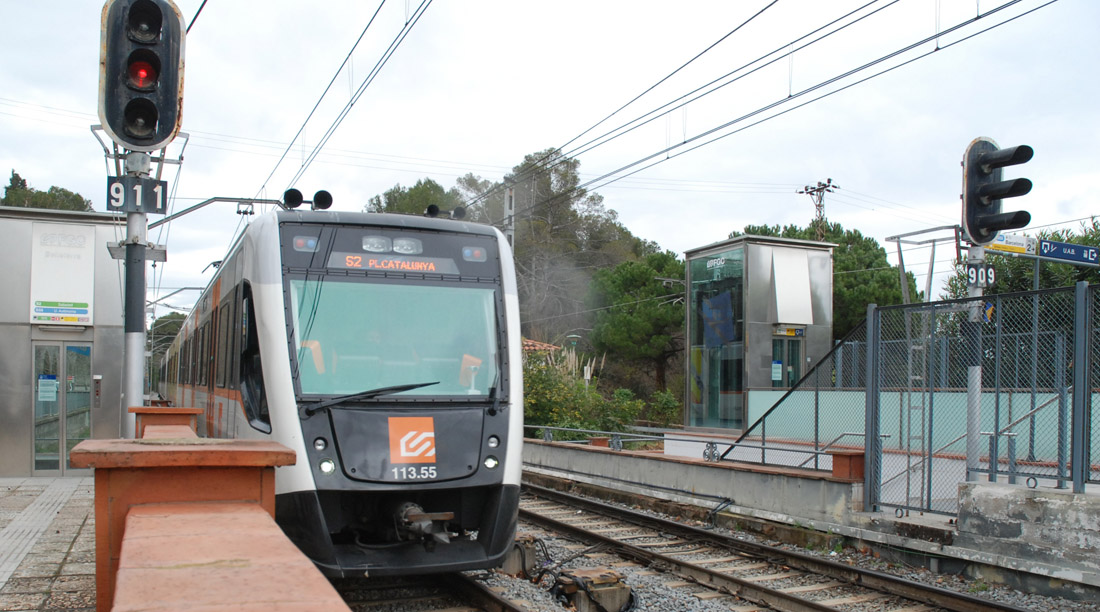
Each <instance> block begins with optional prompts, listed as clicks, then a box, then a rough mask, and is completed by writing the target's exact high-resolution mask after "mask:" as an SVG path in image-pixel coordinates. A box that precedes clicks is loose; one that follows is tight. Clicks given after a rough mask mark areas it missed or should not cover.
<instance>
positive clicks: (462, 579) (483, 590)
mask: <svg viewBox="0 0 1100 612" xmlns="http://www.w3.org/2000/svg"><path fill="white" fill-rule="evenodd" d="M439 578H440V581H441V582H443V583H444V584H445V585H446V586H447V587H448V588H450V589H452V590H454V591H457V592H459V593H461V594H462V595H463V596H464V597H466V598H467V599H468V600H469V601H470V602H471V603H473V604H474V605H476V606H478V607H479V608H481V609H483V610H485V612H528V611H527V608H524V607H522V606H520V605H518V604H516V603H513V602H512V601H511V600H509V599H506V598H504V597H502V596H501V595H500V594H498V593H496V592H495V591H493V590H492V589H490V588H488V587H486V586H485V585H484V584H482V583H480V582H478V581H477V580H474V579H473V578H471V577H469V576H467V575H465V574H442V575H440V576H439Z"/></svg>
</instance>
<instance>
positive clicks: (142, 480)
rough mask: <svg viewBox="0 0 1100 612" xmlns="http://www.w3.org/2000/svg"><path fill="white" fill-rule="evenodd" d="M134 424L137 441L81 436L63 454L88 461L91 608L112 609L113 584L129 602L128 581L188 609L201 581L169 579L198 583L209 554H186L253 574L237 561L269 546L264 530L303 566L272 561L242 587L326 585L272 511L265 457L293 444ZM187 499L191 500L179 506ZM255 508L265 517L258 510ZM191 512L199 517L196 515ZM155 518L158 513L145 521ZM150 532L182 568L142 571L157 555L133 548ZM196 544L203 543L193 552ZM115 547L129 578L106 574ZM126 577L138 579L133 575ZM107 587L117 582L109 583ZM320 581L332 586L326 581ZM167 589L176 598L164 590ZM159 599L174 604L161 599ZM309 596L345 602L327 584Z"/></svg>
mask: <svg viewBox="0 0 1100 612" xmlns="http://www.w3.org/2000/svg"><path fill="white" fill-rule="evenodd" d="M142 431H143V433H144V435H145V438H143V439H138V440H85V441H83V442H81V443H80V444H78V445H77V446H76V447H75V448H74V449H73V450H72V453H71V460H72V464H73V466H74V467H82V468H84V467H92V468H95V516H96V523H95V528H96V534H95V538H96V610H97V611H98V612H108V611H109V610H111V609H112V606H113V605H114V602H115V598H116V593H118V600H119V603H120V604H122V603H125V605H127V606H129V605H132V603H133V602H135V601H138V600H136V599H134V596H133V595H132V594H131V593H130V592H129V591H130V590H131V589H138V590H139V593H145V592H146V591H144V590H143V589H146V588H149V589H153V590H154V591H156V592H157V593H162V595H160V596H163V597H165V602H166V603H165V606H166V607H165V608H163V609H171V608H172V607H173V606H175V607H176V608H177V609H191V608H194V607H195V604H194V603H193V602H194V601H195V598H196V597H204V596H205V595H204V594H203V590H204V589H206V588H211V587H208V586H204V587H203V588H199V589H195V590H193V591H190V592H188V591H187V590H186V589H182V590H181V589H178V588H176V587H173V586H172V584H173V583H177V582H178V583H180V584H191V583H190V582H188V581H189V580H191V577H190V576H192V573H193V576H194V577H195V579H196V580H200V578H199V577H202V578H201V580H200V583H201V581H202V580H207V581H208V580H211V579H212V578H211V577H210V575H209V574H207V571H208V570H209V569H210V568H209V567H207V566H206V565H205V564H206V563H207V562H209V561H210V559H209V557H201V556H200V557H197V558H196V557H195V555H196V554H199V553H203V554H213V555H214V556H216V557H217V558H218V559H221V561H218V562H217V563H216V565H218V566H219V567H218V568H216V571H215V573H219V572H220V573H221V574H224V575H226V576H228V575H229V574H231V573H233V572H236V571H238V570H239V572H240V575H241V576H245V577H247V578H248V580H250V581H258V580H259V579H258V576H259V575H260V574H262V573H263V572H250V571H245V570H247V569H248V568H249V567H257V566H260V565H263V564H265V563H266V561H264V555H266V554H267V550H268V549H267V548H266V547H267V546H269V545H272V546H274V545H273V544H270V543H269V542H266V541H267V540H272V539H274V540H276V541H277V545H278V546H282V547H284V548H285V546H288V547H290V549H293V551H294V552H296V553H297V554H298V555H299V557H300V558H299V559H298V560H297V561H296V563H298V565H297V566H294V567H299V566H301V563H303V562H304V563H305V564H307V565H308V566H309V567H310V568H312V571H302V570H301V569H300V567H299V569H293V570H291V569H288V570H286V571H282V570H274V569H273V566H270V565H265V566H264V567H266V569H265V570H264V572H266V574H267V577H266V582H265V583H260V582H254V583H253V586H252V587H250V588H254V589H256V590H259V591H265V590H270V591H271V592H273V593H277V592H282V591H281V590H280V589H292V590H293V589H299V588H301V589H302V592H303V593H309V594H311V595H310V596H311V597H315V596H316V593H317V591H316V589H317V588H319V587H318V585H319V584H320V583H324V584H325V585H327V584H328V581H327V580H325V578H324V577H323V576H322V575H321V573H320V572H319V571H317V570H316V569H315V568H313V566H312V563H310V562H309V561H308V559H306V558H305V556H304V555H302V554H301V553H300V552H298V550H297V548H295V547H294V545H293V544H292V543H291V542H290V541H289V540H287V539H286V536H284V535H283V534H282V531H280V530H279V528H278V527H277V526H276V525H275V522H274V520H273V517H274V515H275V466H280V465H291V464H293V463H294V451H292V450H290V449H288V448H286V447H285V446H283V445H281V444H276V443H273V442H263V441H256V440H213V439H208V438H198V437H197V436H195V433H194V431H193V430H192V429H191V428H190V427H189V426H184V425H149V424H147V425H146V426H145V427H144V428H143V430H142ZM188 507H191V509H190V510H187V508H188ZM243 507H247V508H248V509H247V510H244V509H242V508H243ZM166 509H170V510H171V511H172V512H173V513H176V514H179V515H180V518H179V522H176V519H175V518H165V515H166V513H167V510H166ZM204 513H205V514H204ZM258 513H262V514H263V515H264V516H265V517H266V519H264V520H260V519H258V518H257V516H258ZM130 515H133V516H134V520H135V522H133V523H131V522H130V521H129V519H128V516H130ZM200 516H204V517H206V518H205V519H203V520H198V519H196V517H200ZM156 517H161V519H160V520H154V519H156ZM188 517H189V518H188ZM200 524H202V525H204V526H200ZM131 525H134V526H137V525H141V528H139V529H138V530H137V531H136V532H133V533H131V532H130V531H128V529H127V527H128V526H131ZM173 525H175V527H173ZM238 527H240V528H241V529H250V530H253V531H256V532H263V533H264V534H265V535H264V536H263V540H265V542H253V548H251V549H249V548H246V547H244V546H243V543H242V542H238V541H236V538H235V534H236V533H237V529H238ZM257 530H258V531H257ZM154 541H158V542H159V544H156V545H154V547H157V548H159V549H160V553H161V554H162V555H166V556H167V558H170V559H175V560H176V565H177V566H178V567H176V569H178V570H186V571H176V572H171V573H167V572H163V571H161V572H160V573H159V574H158V573H156V572H152V573H150V571H146V570H150V569H151V567H152V566H150V564H156V563H159V562H160V560H162V559H163V557H149V556H148V555H147V554H146V553H143V552H141V551H142V550H145V549H146V548H147V547H146V546H145V545H146V544H148V543H150V542H154ZM221 541H225V542H227V543H229V542H233V543H232V544H231V545H230V544H227V548H226V550H218V549H217V546H219V542H221ZM124 542H125V543H126V545H125V546H124ZM196 542H202V543H203V544H202V546H199V547H198V548H196V547H194V546H191V545H190V544H194V543H196ZM188 543H190V544H188ZM284 545H285V546H284ZM203 547H206V548H207V549H208V550H206V551H203ZM130 549H133V552H130ZM123 550H126V551H127V553H126V555H127V559H128V561H127V564H128V565H127V567H128V568H129V569H128V570H127V572H128V573H129V575H130V576H131V577H130V578H127V579H126V580H125V581H122V582H119V581H118V580H116V577H117V576H118V574H119V568H120V563H121V558H122V551H123ZM249 551H251V552H249ZM287 554H289V553H286V554H284V553H280V558H282V559H284V560H285V559H286V558H287ZM291 556H292V555H291ZM157 567H161V566H157ZM161 569H164V567H161ZM131 570H132V571H131ZM154 575H156V576H160V577H161V578H162V579H161V580H160V581H159V582H158V583H157V584H155V585H154V584H152V583H150V584H148V585H145V584H143V581H146V582H147V581H149V580H150V579H151V578H150V576H154ZM133 576H141V577H142V578H141V579H140V580H137V581H135V580H134V579H133V578H132V577H133ZM234 580H235V579H234ZM318 580H319V581H320V583H319V582H317V581H318ZM227 584H232V582H228V583H227ZM116 586H118V587H119V588H120V589H125V591H122V590H118V591H116ZM188 588H190V587H188ZM329 589H330V590H331V589H332V587H331V586H329ZM322 590H323V589H322ZM170 593H171V594H172V595H169V594H170ZM241 593H243V591H241ZM140 596H147V595H140ZM217 596H218V597H222V600H221V604H222V605H224V607H227V608H228V607H233V608H236V609H242V608H249V607H253V608H255V607H256V606H254V605H252V601H250V600H249V599H247V597H250V596H249V595H244V594H241V595H239V596H238V597H236V598H234V596H233V590H232V589H223V590H221V591H219V592H218V595H217ZM176 597H178V598H179V599H172V598H176ZM333 597H334V598H335V599H333ZM227 598H228V599H227ZM169 600H171V601H173V602H175V603H173V604H172V605H168V603H167V602H169ZM265 601H266V600H265ZM318 601H319V602H320V603H321V604H322V605H321V608H328V609H340V610H347V606H345V605H344V604H343V602H341V601H340V600H339V597H338V596H337V595H336V592H335V591H334V590H331V592H330V593H328V594H327V595H325V597H324V598H322V599H321V600H316V599H314V603H315V604H316V603H318ZM336 603H339V606H337V605H336ZM263 607H265V606H261V608H263ZM321 608H318V609H321ZM127 609H130V608H127ZM293 609H297V608H293Z"/></svg>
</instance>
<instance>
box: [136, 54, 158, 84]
mask: <svg viewBox="0 0 1100 612" xmlns="http://www.w3.org/2000/svg"><path fill="white" fill-rule="evenodd" d="M129 76H130V84H131V85H133V86H134V87H137V88H139V89H145V88H146V87H151V86H153V84H154V83H156V82H157V70H156V68H153V65H152V64H150V63H149V62H146V61H141V60H138V61H136V62H133V63H131V64H130V68H129Z"/></svg>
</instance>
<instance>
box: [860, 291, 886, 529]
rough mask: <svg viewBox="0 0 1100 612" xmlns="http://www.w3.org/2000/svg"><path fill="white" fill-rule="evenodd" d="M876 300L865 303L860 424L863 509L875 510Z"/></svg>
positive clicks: (878, 458)
mask: <svg viewBox="0 0 1100 612" xmlns="http://www.w3.org/2000/svg"><path fill="white" fill-rule="evenodd" d="M875 308H876V306H875V304H868V305H867V363H866V370H865V379H866V380H865V382H866V386H865V388H866V409H865V413H864V424H863V432H864V436H863V447H864V451H863V452H864V455H865V457H866V466H865V467H866V470H865V472H864V475H863V510H864V512H875V511H876V510H877V505H878V502H879V498H880V496H881V491H880V490H879V487H880V485H881V483H882V477H881V473H882V439H881V438H880V437H879V422H878V408H879V405H878V399H879V398H878V357H879V338H878V336H879V331H878V329H879V325H878V323H879V321H878V311H877V310H876V309H875Z"/></svg>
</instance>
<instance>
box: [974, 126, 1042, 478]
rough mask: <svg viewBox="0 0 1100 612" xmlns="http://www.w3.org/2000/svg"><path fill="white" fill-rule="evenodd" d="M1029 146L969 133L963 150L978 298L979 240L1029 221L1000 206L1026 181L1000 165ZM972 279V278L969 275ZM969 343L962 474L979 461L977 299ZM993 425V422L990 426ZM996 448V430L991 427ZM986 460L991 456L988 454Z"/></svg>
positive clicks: (981, 284)
mask: <svg viewBox="0 0 1100 612" xmlns="http://www.w3.org/2000/svg"><path fill="white" fill-rule="evenodd" d="M1032 155H1034V151H1033V150H1032V148H1031V147H1029V146H1027V145H1020V146H1016V147H1010V148H1007V149H1001V148H999V147H998V146H997V143H996V142H994V141H993V140H992V139H991V138H975V139H974V140H973V141H972V142H971V143H970V145H969V146H967V148H966V152H965V153H964V154H963V161H962V167H963V182H962V195H961V196H959V197H960V198H961V199H962V230H963V237H964V238H965V239H966V240H967V242H969V243H970V245H971V246H970V248H969V250H968V251H967V259H966V265H967V272H968V275H967V276H968V278H967V296H968V297H970V298H979V297H981V296H982V295H983V290H984V289H985V287H988V286H991V285H992V282H991V280H992V275H991V270H992V268H991V267H989V266H988V265H987V264H986V263H985V245H987V244H989V243H990V242H993V240H994V239H995V238H996V237H997V233H998V232H1000V231H1001V230H1009V229H1019V228H1022V227H1025V226H1027V224H1028V223H1031V214H1030V213H1028V212H1027V211H1024V210H1020V211H1015V212H1009V213H1005V212H1002V211H1001V200H1003V199H1005V198H1014V197H1017V196H1022V195H1026V194H1027V193H1028V192H1030V191H1031V181H1029V180H1028V179H1026V178H1018V179H1011V180H1007V181H1006V180H1003V177H1002V173H1001V168H1004V167H1005V166H1014V165H1018V164H1023V163H1027V162H1028V161H1030V160H1031V157H1032ZM971 279H973V280H971ZM966 337H967V342H968V344H969V345H970V347H971V350H970V359H969V361H968V363H967V372H966V479H967V480H968V481H973V480H977V470H978V469H979V467H980V463H981V446H982V445H981V442H982V441H981V420H982V312H981V301H980V300H974V301H973V303H972V304H971V306H970V316H969V321H967V325H966ZM994 429H996V428H994ZM993 437H994V441H993V447H992V448H993V450H994V454H995V453H996V448H997V443H996V438H997V432H996V431H994V432H993ZM989 461H990V465H991V466H992V465H993V464H994V462H996V461H997V457H996V456H992V457H990V458H989Z"/></svg>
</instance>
